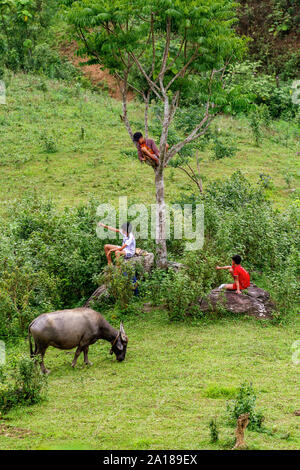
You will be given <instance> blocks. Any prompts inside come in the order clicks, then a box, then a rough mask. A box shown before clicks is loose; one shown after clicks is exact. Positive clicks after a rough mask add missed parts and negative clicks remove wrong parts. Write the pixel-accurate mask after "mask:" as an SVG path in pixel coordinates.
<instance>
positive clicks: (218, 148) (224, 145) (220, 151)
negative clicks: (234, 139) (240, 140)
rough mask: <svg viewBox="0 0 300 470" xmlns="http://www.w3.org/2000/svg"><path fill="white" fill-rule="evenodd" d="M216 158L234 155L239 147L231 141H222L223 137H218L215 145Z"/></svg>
mask: <svg viewBox="0 0 300 470" xmlns="http://www.w3.org/2000/svg"><path fill="white" fill-rule="evenodd" d="M213 150H214V155H213V157H212V158H213V159H214V160H220V159H221V158H225V157H234V155H235V154H236V152H237V147H236V146H235V145H232V143H231V142H226V141H222V140H221V139H218V138H216V139H215V142H214V146H213Z"/></svg>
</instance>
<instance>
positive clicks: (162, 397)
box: [0, 311, 300, 449]
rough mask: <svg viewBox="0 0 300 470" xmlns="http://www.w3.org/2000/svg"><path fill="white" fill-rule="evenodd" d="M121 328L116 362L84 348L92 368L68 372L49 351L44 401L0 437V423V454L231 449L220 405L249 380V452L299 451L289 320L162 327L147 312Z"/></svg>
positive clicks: (17, 416)
mask: <svg viewBox="0 0 300 470" xmlns="http://www.w3.org/2000/svg"><path fill="white" fill-rule="evenodd" d="M125 326H126V333H127V334H128V336H129V343H128V353H127V358H126V360H125V361H124V362H123V363H117V362H116V361H115V359H113V358H112V356H110V355H109V344H108V343H106V342H98V343H96V344H95V345H94V346H92V347H91V348H90V360H91V361H92V362H93V365H92V366H88V367H87V366H84V365H83V358H82V357H80V359H79V361H78V365H77V368H76V369H74V370H73V369H72V368H71V366H70V363H71V360H72V356H73V352H72V353H69V352H66V351H59V350H56V349H53V348H50V349H49V351H48V352H47V354H46V361H45V363H46V365H47V366H49V367H50V369H51V373H50V375H49V379H48V380H49V393H48V400H47V401H46V402H44V403H42V404H41V405H34V406H32V407H29V408H26V409H24V408H23V409H16V410H14V411H11V412H10V413H9V415H8V420H7V421H5V426H6V430H5V431H3V430H2V431H1V429H2V428H1V426H3V424H1V421H0V448H1V449H12V448H13V449H213V448H214V449H224V448H225V449H226V448H232V447H233V442H234V428H232V427H230V426H228V424H227V423H226V416H225V412H226V402H227V400H228V398H230V397H233V396H234V393H235V391H236V389H237V388H238V387H239V385H240V384H241V383H242V382H243V381H244V380H249V381H252V382H253V385H254V388H255V391H256V392H257V396H258V400H257V408H258V409H260V410H262V412H263V414H264V416H265V423H264V424H265V428H266V430H267V432H265V433H258V432H253V431H247V433H246V441H247V444H248V446H249V448H250V449H299V445H300V418H299V416H294V415H293V412H294V411H295V410H296V409H299V365H298V366H297V365H295V364H293V362H292V356H291V355H292V349H291V346H292V343H293V342H294V341H295V340H297V339H299V336H300V325H299V322H298V321H297V319H296V318H295V319H294V320H291V321H290V322H289V323H288V324H287V325H285V326H281V327H280V326H275V325H270V324H266V323H264V322H257V321H256V320H253V319H251V318H243V319H236V318H233V317H232V316H229V317H225V318H224V317H223V318H218V319H217V318H216V319H211V320H206V321H203V322H199V323H195V324H194V325H187V324H174V323H173V324H172V323H170V322H169V321H168V319H167V316H166V315H165V314H164V313H163V312H162V311H156V312H155V311H154V312H151V313H144V314H142V315H141V316H140V317H138V318H131V319H129V320H128V321H127V322H125ZM27 347H28V345H27V344H21V345H19V346H18V350H19V351H22V352H23V351H26V349H27ZM14 352H15V351H14ZM216 396H217V397H218V398H213V397H216ZM214 417H217V421H218V423H219V426H220V441H219V442H218V443H217V444H211V443H210V438H209V427H208V423H209V420H210V419H211V418H214ZM2 423H3V421H2ZM7 426H11V428H7Z"/></svg>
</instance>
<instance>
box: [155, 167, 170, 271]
mask: <svg viewBox="0 0 300 470" xmlns="http://www.w3.org/2000/svg"><path fill="white" fill-rule="evenodd" d="M155 186H156V253H157V259H158V261H157V265H158V267H159V268H162V269H164V268H166V267H167V243H166V205H165V188H164V175H163V167H162V168H158V169H157V170H156V172H155Z"/></svg>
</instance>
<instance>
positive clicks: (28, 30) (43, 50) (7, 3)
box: [0, 0, 78, 80]
mask: <svg viewBox="0 0 300 470" xmlns="http://www.w3.org/2000/svg"><path fill="white" fill-rule="evenodd" d="M0 12H1V15H0V28H1V33H0V76H1V75H2V74H3V69H4V67H7V68H9V69H10V70H13V71H14V72H16V71H18V70H24V71H26V72H28V71H33V72H36V73H38V74H40V75H46V76H47V77H50V78H61V79H67V80H71V79H72V78H74V77H75V76H77V75H78V71H77V70H76V68H75V67H74V66H73V65H72V64H71V63H69V62H68V61H67V60H66V59H64V58H62V57H61V56H60V55H59V53H58V52H57V51H55V50H54V48H53V47H52V43H53V42H54V36H53V34H52V32H51V27H52V26H53V25H54V24H55V22H56V21H57V2H56V0H47V1H45V0H2V1H0ZM1 71H2V73H1Z"/></svg>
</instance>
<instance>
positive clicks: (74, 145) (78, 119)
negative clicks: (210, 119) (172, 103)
mask: <svg viewBox="0 0 300 470" xmlns="http://www.w3.org/2000/svg"><path fill="white" fill-rule="evenodd" d="M43 89H44V90H46V91H43ZM129 111H130V116H131V118H132V120H133V122H134V123H135V124H134V126H133V127H134V129H138V128H141V122H142V108H141V107H140V105H138V104H137V103H131V104H130V106H129ZM120 113H121V104H120V103H119V102H117V101H114V100H112V99H111V98H109V97H108V96H107V95H105V94H99V93H95V92H92V91H87V90H83V89H79V88H78V86H73V87H72V86H71V85H69V84H67V83H64V82H59V81H55V80H54V81H53V80H52V81H51V80H46V79H41V78H39V77H35V76H29V75H22V74H18V75H15V76H13V77H12V78H11V79H10V82H9V84H8V87H7V105H2V106H0V138H1V144H2V145H1V149H0V166H1V172H0V184H1V192H0V202H1V203H2V204H1V209H0V212H1V213H3V212H5V204H6V202H7V201H9V200H12V199H15V198H18V197H20V196H21V195H22V194H23V193H24V191H26V190H31V189H33V188H35V189H36V191H37V192H38V193H42V194H50V195H51V196H52V197H53V198H54V200H55V201H56V202H57V203H58V204H59V206H60V207H65V206H66V205H71V206H74V205H77V204H79V203H80V202H85V201H87V200H88V199H89V198H90V196H91V195H95V196H97V197H98V198H99V197H100V198H101V199H102V200H103V201H112V202H117V200H118V197H119V196H121V195H123V196H124V195H126V196H129V197H130V198H132V200H133V201H136V202H139V203H143V202H144V203H153V202H154V200H155V187H154V174H153V170H152V169H151V168H150V167H148V166H147V165H141V164H140V163H139V161H138V159H136V160H134V159H130V158H128V157H126V156H125V155H123V154H122V149H127V150H129V149H132V148H133V147H132V145H131V144H130V140H129V137H128V135H127V133H126V131H125V128H124V126H123V124H122V123H121V121H120V117H119V116H120ZM82 127H83V128H84V131H85V138H84V140H82V138H81V128H82ZM215 127H216V128H219V129H220V131H221V134H228V136H229V137H230V138H231V139H232V140H233V142H234V143H235V145H236V146H237V147H238V152H237V154H236V155H235V156H234V157H232V158H224V159H222V160H219V161H213V160H212V159H211V155H212V149H211V148H208V149H207V150H206V151H205V152H204V153H203V154H202V157H203V161H202V163H201V169H202V172H203V177H204V185H207V184H208V182H209V181H212V180H214V179H215V178H224V177H227V176H230V175H231V174H232V173H233V172H234V171H235V170H237V169H240V170H241V171H242V172H243V173H244V174H245V176H247V177H248V178H249V179H250V180H251V181H255V182H256V181H258V179H259V175H260V173H265V174H269V175H270V176H271V178H272V181H273V184H274V188H273V189H271V190H269V197H270V198H271V199H272V201H274V203H275V204H276V205H277V206H278V207H285V206H286V204H287V203H289V201H292V200H293V198H294V192H293V189H298V188H299V181H300V159H299V156H297V152H298V151H299V150H300V141H299V129H297V127H296V125H292V124H291V123H285V122H277V123H273V124H272V127H271V129H270V130H264V139H263V142H262V145H261V146H260V147H256V146H255V144H254V139H253V136H252V134H251V129H250V127H249V123H248V121H247V120H246V119H245V118H240V119H235V118H232V117H220V118H218V119H217V120H216V122H215V124H213V129H214V128H215ZM45 139H46V140H47V139H48V140H49V139H53V140H54V144H55V146H56V148H57V152H55V153H47V150H46V145H45ZM287 173H291V175H292V177H293V180H292V182H291V187H290V188H289V187H288V185H287V183H286V182H285V175H286V174H287ZM165 181H166V199H167V201H170V202H171V201H174V200H176V198H177V196H178V194H180V193H181V192H183V191H187V190H191V188H193V186H192V185H191V183H190V182H189V180H188V179H187V177H186V176H185V175H184V173H182V172H180V170H174V169H172V168H167V169H166V176H165Z"/></svg>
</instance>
